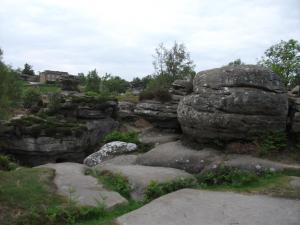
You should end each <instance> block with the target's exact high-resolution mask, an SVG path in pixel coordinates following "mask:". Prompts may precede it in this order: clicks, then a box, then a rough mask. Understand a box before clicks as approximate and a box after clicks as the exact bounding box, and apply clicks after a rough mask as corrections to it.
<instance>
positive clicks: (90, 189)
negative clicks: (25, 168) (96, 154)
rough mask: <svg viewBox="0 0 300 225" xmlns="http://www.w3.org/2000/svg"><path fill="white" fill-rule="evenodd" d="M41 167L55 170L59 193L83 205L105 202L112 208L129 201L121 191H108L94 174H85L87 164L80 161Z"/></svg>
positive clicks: (107, 206)
mask: <svg viewBox="0 0 300 225" xmlns="http://www.w3.org/2000/svg"><path fill="white" fill-rule="evenodd" d="M39 167H46V168H52V169H54V170H55V174H56V175H55V178H54V183H55V185H56V186H57V192H58V194H60V195H62V196H65V197H67V198H69V197H71V198H72V200H74V201H76V202H77V203H78V204H80V205H82V206H98V205H99V204H104V205H105V207H106V208H107V209H112V208H113V207H115V206H118V205H120V204H124V203H127V200H126V199H125V198H123V197H122V196H121V195H120V194H119V193H117V192H113V191H108V190H106V189H105V188H103V186H102V185H101V184H100V183H99V182H98V180H97V179H96V178H94V177H92V176H87V175H84V170H85V168H86V167H85V166H84V165H83V164H79V163H69V162H68V163H56V164H52V163H50V164H45V165H42V166H39Z"/></svg>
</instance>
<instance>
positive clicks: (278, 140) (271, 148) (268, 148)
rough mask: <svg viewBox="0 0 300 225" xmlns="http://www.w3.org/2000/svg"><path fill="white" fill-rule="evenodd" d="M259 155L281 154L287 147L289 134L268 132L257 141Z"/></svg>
mask: <svg viewBox="0 0 300 225" xmlns="http://www.w3.org/2000/svg"><path fill="white" fill-rule="evenodd" d="M257 145H258V150H259V154H260V155H262V156H264V155H268V154H270V153H274V152H279V151H281V150H284V149H285V148H286V147H287V134H286V133H284V132H268V133H266V134H264V135H263V136H262V137H261V138H259V140H258V141H257Z"/></svg>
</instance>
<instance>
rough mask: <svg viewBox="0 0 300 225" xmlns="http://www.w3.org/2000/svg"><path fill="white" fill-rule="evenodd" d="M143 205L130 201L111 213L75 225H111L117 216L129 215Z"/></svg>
mask: <svg viewBox="0 0 300 225" xmlns="http://www.w3.org/2000/svg"><path fill="white" fill-rule="evenodd" d="M143 205H144V204H143V203H142V202H137V201H133V200H130V201H129V203H128V204H126V205H121V206H119V207H116V208H115V209H113V210H112V211H105V212H104V214H103V215H102V216H101V217H99V218H95V219H91V220H85V221H79V222H77V223H76V225H95V224H97V225H113V224H114V223H113V220H114V219H116V218H117V217H119V216H122V215H124V214H126V213H129V212H131V211H133V210H136V209H138V208H140V207H142V206H143Z"/></svg>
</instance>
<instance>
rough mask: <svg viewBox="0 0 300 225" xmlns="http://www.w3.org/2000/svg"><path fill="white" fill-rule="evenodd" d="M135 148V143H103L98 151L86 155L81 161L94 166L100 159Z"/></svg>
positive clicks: (131, 150)
mask: <svg viewBox="0 0 300 225" xmlns="http://www.w3.org/2000/svg"><path fill="white" fill-rule="evenodd" d="M135 150H137V145H136V144H134V143H127V142H123V141H113V142H109V143H107V144H105V145H103V146H102V147H101V148H100V150H99V151H97V152H94V153H93V154H91V155H89V156H88V157H86V158H85V159H84V161H83V163H84V164H85V165H87V166H91V167H92V166H96V165H98V164H100V163H101V162H102V161H104V160H106V159H109V158H111V157H112V156H114V155H120V154H125V153H130V152H133V151H135Z"/></svg>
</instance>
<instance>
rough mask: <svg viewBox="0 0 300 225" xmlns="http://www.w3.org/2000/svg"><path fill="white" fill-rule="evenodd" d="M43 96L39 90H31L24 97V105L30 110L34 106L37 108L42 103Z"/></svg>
mask: <svg viewBox="0 0 300 225" xmlns="http://www.w3.org/2000/svg"><path fill="white" fill-rule="evenodd" d="M41 100H42V98H41V94H40V92H39V91H38V90H36V89H33V88H29V89H27V90H26V91H25V93H24V96H23V105H24V107H25V108H27V109H29V108H31V107H33V106H37V105H39V104H40V103H41Z"/></svg>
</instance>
